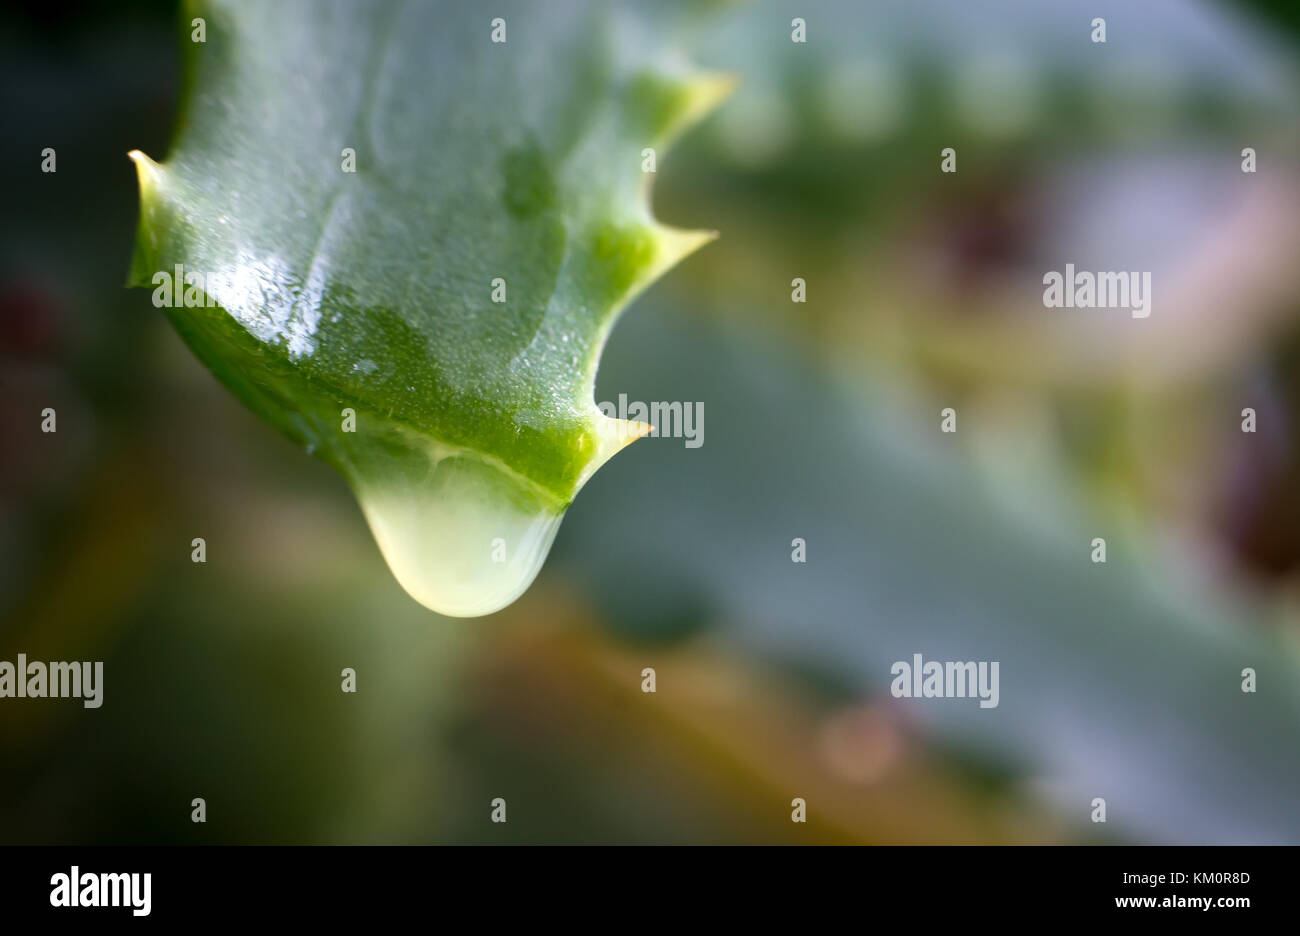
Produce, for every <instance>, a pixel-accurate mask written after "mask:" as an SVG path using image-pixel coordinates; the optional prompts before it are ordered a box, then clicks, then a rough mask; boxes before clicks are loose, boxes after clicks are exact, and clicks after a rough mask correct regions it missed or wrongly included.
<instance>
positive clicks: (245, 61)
mask: <svg viewBox="0 0 1300 936" xmlns="http://www.w3.org/2000/svg"><path fill="white" fill-rule="evenodd" d="M648 9H653V8H648ZM653 18H654V16H653V14H650V15H649V16H646V15H642V13H641V11H640V10H639V9H638V8H629V9H622V10H618V11H611V10H608V9H606V8H605V6H604V5H602V4H599V3H582V2H547V3H545V4H542V3H536V2H502V3H498V4H495V5H494V6H493V7H492V8H491V9H488V8H483V7H480V6H479V5H477V4H473V3H446V4H443V3H374V4H370V3H367V4H361V3H355V2H334V3H321V2H316V0H311V2H308V0H289V2H276V3H265V2H253V0H219V2H213V0H207V2H202V3H197V4H191V5H190V7H189V8H188V9H187V10H186V13H185V16H184V23H183V27H184V39H183V41H182V44H183V46H184V49H185V53H184V54H185V64H186V85H187V89H186V93H185V100H184V105H183V108H182V115H181V120H180V127H179V132H178V135H177V138H176V140H175V142H174V145H173V146H172V149H171V152H170V153H169V154H168V156H167V158H166V160H165V161H164V162H162V163H158V162H155V161H153V160H151V159H150V158H148V157H147V156H145V155H144V154H141V153H138V152H134V153H132V154H131V155H132V158H133V159H134V160H135V162H136V165H137V168H138V174H139V181H140V189H141V210H140V211H141V218H140V226H139V231H138V235H137V242H136V252H135V257H134V260H133V265H132V272H131V277H130V285H136V286H150V287H153V288H154V290H155V293H154V298H155V304H163V305H165V306H166V312H167V314H168V316H169V318H170V319H171V320H172V322H173V323H174V325H175V327H176V328H177V330H178V331H179V332H180V334H181V336H182V337H183V338H184V340H185V341H186V343H187V344H188V345H189V346H190V347H191V348H192V349H193V351H194V352H195V353H196V354H197V355H198V357H199V358H200V359H201V360H202V361H203V362H204V363H205V364H206V365H207V366H208V367H209V368H211V370H212V371H213V372H214V373H215V374H216V376H217V377H218V378H220V379H221V380H222V381H223V382H224V383H225V384H226V385H227V386H229V387H230V388H231V389H232V390H233V391H234V392H235V393H236V394H237V395H238V396H239V397H240V398H242V399H243V400H244V402H245V403H247V404H248V405H249V406H250V407H251V408H252V409H253V410H255V411H256V412H257V413H259V414H260V415H261V416H262V417H264V418H265V419H266V420H268V421H269V422H270V423H272V424H273V425H275V426H276V427H278V428H279V429H281V430H283V431H284V432H286V433H287V434H289V435H290V436H291V437H292V438H294V439H295V440H297V441H298V442H300V443H301V444H303V445H305V446H306V447H307V448H308V450H309V451H312V452H314V453H315V454H316V455H318V456H319V457H321V458H323V459H325V460H326V461H328V462H329V463H331V464H333V465H334V466H335V467H337V468H338V469H339V471H340V472H342V474H343V475H344V476H345V478H346V479H347V480H348V482H349V483H350V484H351V486H352V488H353V489H354V491H355V492H356V494H357V496H358V498H359V500H360V503H361V505H362V508H363V510H364V512H365V514H366V517H367V520H368V521H369V523H370V526H371V529H372V531H373V532H374V534H375V538H376V539H377V541H378V542H379V545H380V547H381V549H382V550H383V552H384V555H385V557H386V558H387V560H388V563H389V566H390V568H391V569H392V570H393V572H394V574H395V575H396V577H397V578H398V580H399V581H400V582H401V584H402V585H403V586H404V587H405V588H406V589H407V591H408V592H410V594H411V595H412V596H413V597H414V598H416V599H417V600H418V601H420V602H421V603H422V604H424V605H426V606H427V607H429V608H432V609H433V610H436V611H439V612H442V613H445V614H451V615H477V614H485V613H489V612H491V611H494V610H496V609H498V608H500V607H503V606H504V605H506V604H508V603H509V602H510V601H512V600H514V598H515V597H517V596H518V595H519V594H520V593H521V592H522V591H523V590H524V589H525V588H527V586H528V584H529V583H530V582H531V581H532V579H533V577H534V576H535V575H536V573H537V570H538V569H539V568H540V566H541V563H542V561H543V559H544V558H545V555H546V553H547V551H548V549H549V547H550V543H551V540H552V538H553V537H554V535H555V531H556V529H557V527H558V524H559V521H560V518H561V516H562V515H563V513H564V511H565V509H566V508H567V506H568V504H569V503H570V502H571V501H572V499H573V497H574V496H575V494H576V493H577V491H578V490H579V488H581V487H582V485H583V483H584V482H585V481H586V480H587V479H588V478H589V477H590V476H591V474H592V472H594V471H595V470H596V468H597V467H599V466H600V465H601V464H602V463H603V462H604V461H606V460H607V459H608V458H609V457H610V456H611V455H613V454H614V452H616V451H617V450H618V449H619V448H620V447H621V446H622V445H623V444H625V443H626V442H627V441H630V440H631V439H634V438H636V437H637V436H639V435H641V434H643V433H644V432H645V431H646V429H647V427H645V426H642V425H640V424H630V423H627V422H625V421H620V420H615V419H612V418H607V417H606V416H604V415H603V414H602V413H601V412H600V410H599V409H597V408H596V406H595V405H594V402H593V397H592V388H593V382H594V378H595V372H596V367H597V363H598V360H599V357H600V353H601V349H602V347H603V344H604V342H605V338H606V336H607V335H608V333H609V330H610V328H611V326H612V324H613V322H614V320H615V317H616V316H617V314H618V313H619V311H620V310H621V309H622V308H623V307H624V306H625V305H626V304H627V303H628V302H629V301H630V300H631V299H632V298H633V297H634V296H635V295H637V293H639V292H640V291H641V290H643V289H644V288H645V287H646V286H647V285H649V283H651V282H652V281H653V280H654V279H655V278H656V277H658V276H659V275H660V274H661V273H662V272H663V271H664V270H666V269H667V268H669V267H670V266H672V265H673V264H674V263H675V262H676V261H677V260H679V259H680V258H681V257H683V256H684V255H686V254H687V253H689V252H690V251H692V250H694V249H695V248H696V247H698V246H699V245H701V244H702V243H703V242H705V241H706V240H708V239H709V238H710V237H711V236H712V235H711V234H710V233H708V232H699V231H681V230H676V229H673V228H670V227H667V226H665V225H663V224H661V223H659V222H658V221H656V220H655V219H654V217H653V216H652V214H651V211H650V207H649V201H648V189H649V185H648V180H649V179H651V178H653V176H651V175H650V174H649V173H648V172H647V171H645V170H646V168H647V162H646V157H645V150H646V149H647V148H651V149H654V150H655V154H654V155H655V158H656V159H657V158H658V156H659V155H661V153H662V149H663V147H664V146H665V145H666V144H667V143H669V142H670V141H671V139H672V138H673V137H674V136H675V135H676V134H678V133H679V132H680V131H681V130H682V129H683V128H684V127H685V126H686V125H688V124H689V123H690V122H692V121H693V120H694V119H696V118H697V117H699V116H700V115H702V114H703V113H704V112H706V111H707V110H708V109H709V108H710V107H711V106H713V105H714V104H715V103H716V102H717V101H718V100H719V99H720V98H721V97H722V96H723V95H724V94H725V93H726V90H727V88H728V87H729V84H730V81H729V80H728V79H726V78H722V77H717V76H712V75H705V74H700V73H695V72H693V71H692V70H690V69H687V68H684V67H682V66H680V65H675V64H672V63H674V62H675V60H674V59H673V57H672V56H671V55H670V54H669V52H670V51H671V50H670V49H669V48H668V43H667V42H666V40H665V38H664V36H663V35H661V34H662V33H664V32H665V31H666V30H665V29H663V28H659V29H656V28H655V26H656V24H655V23H653V22H650V20H651V19H653ZM198 19H201V20H202V28H203V36H202V38H203V40H204V41H202V42H197V41H194V40H195V37H196V36H197V35H198V32H197V30H198V24H197V23H196V20H198ZM502 39H504V41H500V40H502ZM349 154H351V155H349ZM349 160H350V161H351V165H350V166H349ZM656 168H657V167H656ZM349 169H354V170H355V171H349ZM178 266H179V267H181V269H180V270H179V271H178V270H177V267H178ZM178 272H179V273H180V278H181V279H185V278H186V277H189V280H187V281H186V283H185V288H184V289H183V290H182V288H181V286H180V284H179V283H176V284H175V286H174V288H173V289H172V294H171V295H168V293H167V291H166V290H167V288H168V287H167V284H168V282H169V278H170V281H171V282H173V283H174V282H175V280H176V278H177V273H178ZM183 300H192V301H183Z"/></svg>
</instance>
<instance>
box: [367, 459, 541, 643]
mask: <svg viewBox="0 0 1300 936" xmlns="http://www.w3.org/2000/svg"><path fill="white" fill-rule="evenodd" d="M427 447H428V461H427V466H426V468H425V470H422V471H421V470H418V469H417V470H414V471H413V470H410V467H411V466H410V464H409V462H410V459H409V458H407V457H401V458H399V459H396V460H394V461H392V462H390V463H389V464H388V465H387V466H382V465H380V466H375V465H371V466H369V467H370V468H372V469H378V470H371V471H367V472H365V473H363V474H360V475H354V478H353V485H354V487H355V488H356V493H357V498H358V500H359V501H360V502H361V508H362V510H363V511H364V513H365V516H366V520H367V521H368V522H369V524H370V529H371V531H372V532H373V533H374V536H375V540H376V542H378V544H379V548H380V550H381V551H382V552H383V554H384V558H385V559H386V560H387V561H388V565H389V568H391V569H392V571H393V575H394V576H396V578H397V580H398V582H399V583H401V585H402V587H403V588H405V589H406V590H407V592H409V593H410V595H411V597H412V598H414V599H415V600H416V601H418V602H420V604H422V605H424V606H425V607H426V608H429V609H430V610H432V611H436V612H438V613H439V614H446V615H450V616H452V617H476V616H479V615H484V614H491V613H492V612H494V611H499V610H500V609H501V608H504V607H505V606H506V605H508V604H510V603H511V602H512V601H514V600H515V599H516V598H518V597H519V596H520V595H521V594H522V593H523V592H524V590H525V589H527V588H528V586H529V585H530V584H532V581H533V579H534V578H535V577H536V576H537V572H538V570H539V569H541V567H542V562H543V561H544V560H545V559H546V556H547V553H548V552H550V548H551V542H552V541H553V540H554V539H555V534H556V531H557V530H558V529H559V527H560V519H561V517H562V516H563V514H564V506H565V505H562V504H560V503H558V502H557V501H556V500H555V499H554V497H553V496H551V495H550V494H548V493H547V492H544V491H542V490H541V489H539V488H537V487H536V486H535V485H533V484H532V483H531V482H529V481H527V480H525V479H523V478H520V477H519V476H517V475H515V474H513V473H512V472H510V471H509V469H507V468H505V467H504V466H499V465H496V464H494V463H492V462H490V461H487V460H485V459H483V458H481V457H480V456H478V455H476V454H473V453H469V452H464V451H461V450H456V449H450V448H446V447H444V446H440V445H437V444H436V443H430V444H428V446H427ZM394 469H397V470H394Z"/></svg>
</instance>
